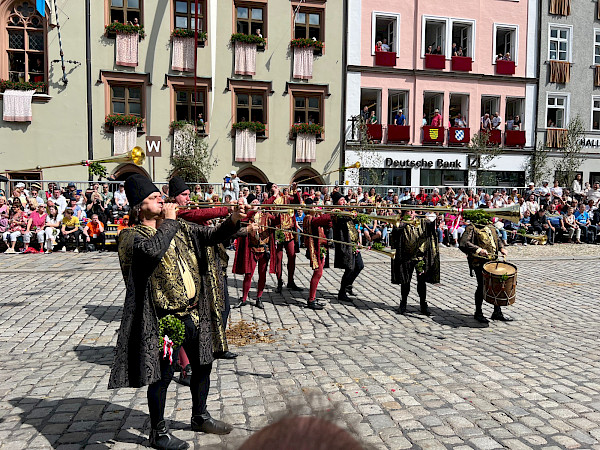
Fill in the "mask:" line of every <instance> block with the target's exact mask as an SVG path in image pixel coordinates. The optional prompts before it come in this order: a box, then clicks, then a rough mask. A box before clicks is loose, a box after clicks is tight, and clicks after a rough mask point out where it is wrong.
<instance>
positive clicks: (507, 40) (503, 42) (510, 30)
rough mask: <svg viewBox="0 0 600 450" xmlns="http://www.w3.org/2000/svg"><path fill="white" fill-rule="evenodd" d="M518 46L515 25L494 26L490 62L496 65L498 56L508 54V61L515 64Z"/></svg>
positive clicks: (517, 30) (517, 29) (517, 34)
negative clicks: (492, 51)
mask: <svg viewBox="0 0 600 450" xmlns="http://www.w3.org/2000/svg"><path fill="white" fill-rule="evenodd" d="M518 45H519V27H518V26H516V25H504V24H496V23H495V24H494V54H493V55H492V62H493V64H496V59H497V58H498V56H500V55H502V56H503V57H505V56H506V54H507V53H508V54H509V60H510V61H514V62H515V65H516V64H517V58H518Z"/></svg>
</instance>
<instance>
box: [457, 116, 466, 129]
mask: <svg viewBox="0 0 600 450" xmlns="http://www.w3.org/2000/svg"><path fill="white" fill-rule="evenodd" d="M454 126H455V127H458V128H466V126H467V124H466V122H465V119H464V118H463V116H462V114H461V113H458V115H457V116H456V119H454Z"/></svg>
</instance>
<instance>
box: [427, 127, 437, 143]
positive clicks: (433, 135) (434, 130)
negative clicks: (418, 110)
mask: <svg viewBox="0 0 600 450" xmlns="http://www.w3.org/2000/svg"><path fill="white" fill-rule="evenodd" d="M438 133H439V130H438V129H437V128H430V129H429V138H430V139H432V140H436V139H437V138H438V136H439V134H438Z"/></svg>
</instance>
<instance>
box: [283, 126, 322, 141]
mask: <svg viewBox="0 0 600 450" xmlns="http://www.w3.org/2000/svg"><path fill="white" fill-rule="evenodd" d="M323 131H324V129H323V127H322V126H321V125H319V124H317V123H295V124H294V125H292V128H290V138H291V139H293V138H295V137H296V136H297V135H298V134H314V135H315V136H317V137H320V136H321V134H323Z"/></svg>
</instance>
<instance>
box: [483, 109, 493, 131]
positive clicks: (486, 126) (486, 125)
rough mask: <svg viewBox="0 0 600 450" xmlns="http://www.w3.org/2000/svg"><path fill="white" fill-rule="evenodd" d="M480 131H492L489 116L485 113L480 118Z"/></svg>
mask: <svg viewBox="0 0 600 450" xmlns="http://www.w3.org/2000/svg"><path fill="white" fill-rule="evenodd" d="M481 130H482V131H491V130H492V121H491V120H490V115H489V114H488V113H485V114H484V115H483V116H481Z"/></svg>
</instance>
